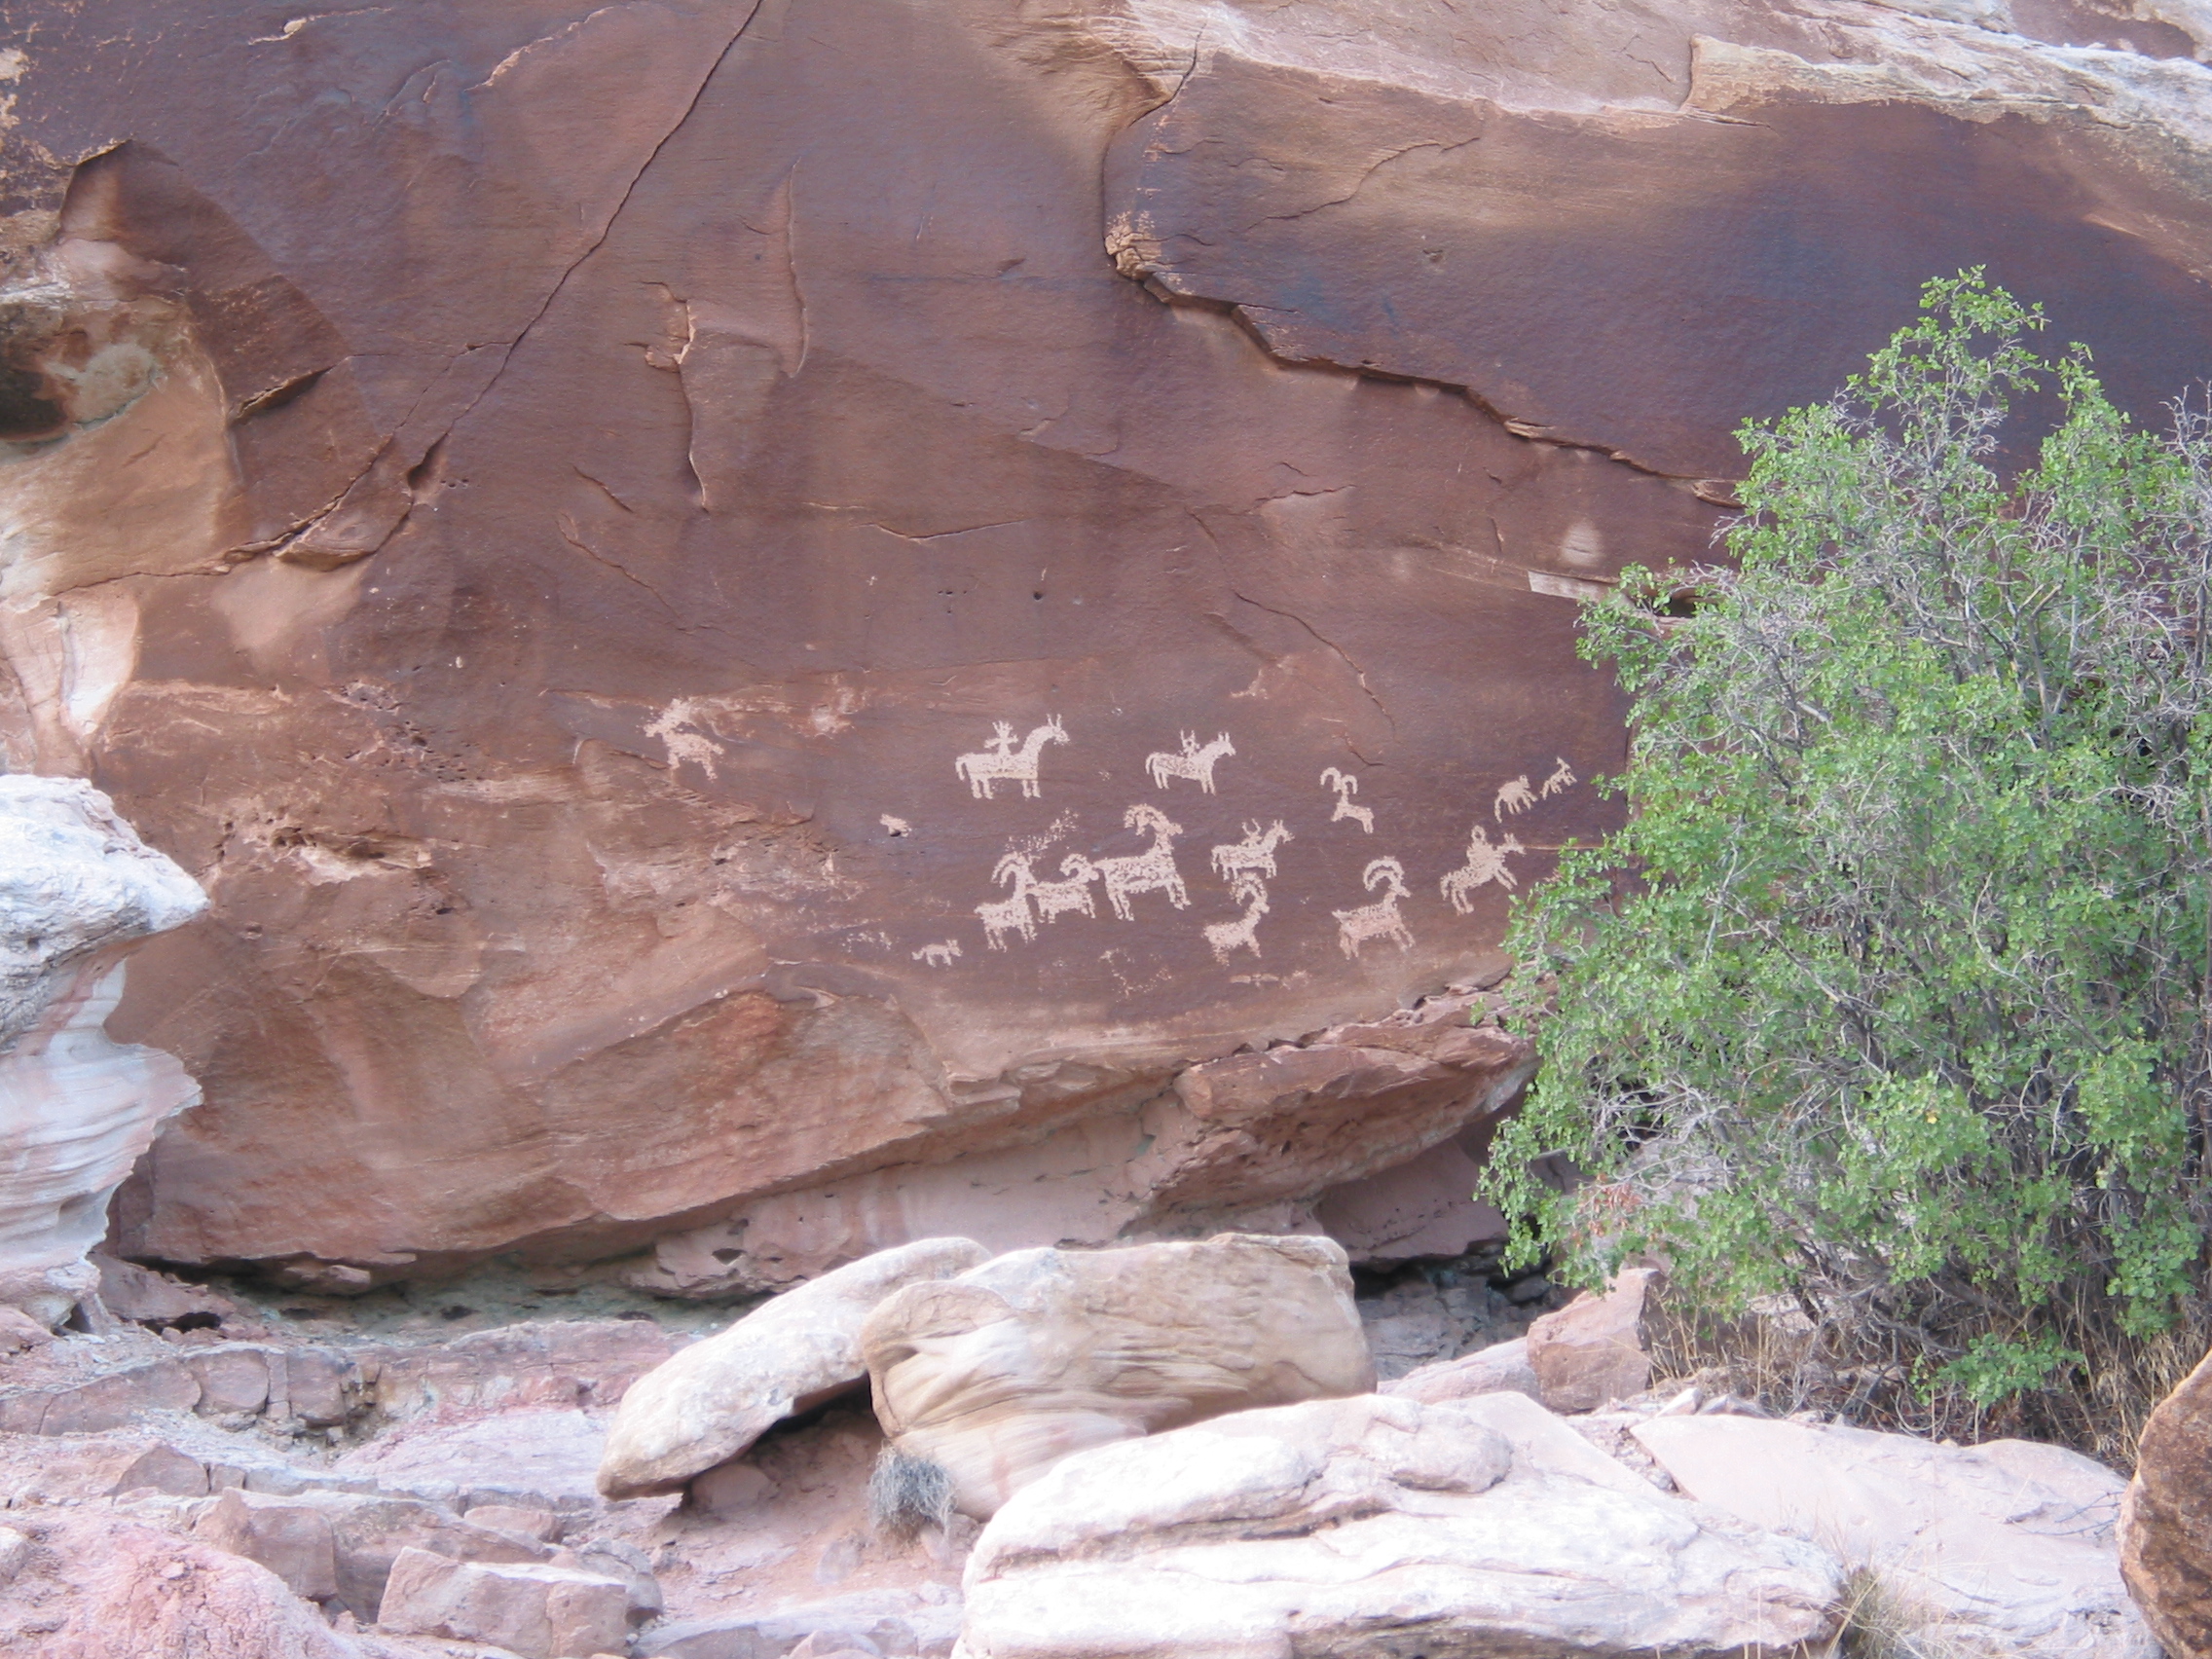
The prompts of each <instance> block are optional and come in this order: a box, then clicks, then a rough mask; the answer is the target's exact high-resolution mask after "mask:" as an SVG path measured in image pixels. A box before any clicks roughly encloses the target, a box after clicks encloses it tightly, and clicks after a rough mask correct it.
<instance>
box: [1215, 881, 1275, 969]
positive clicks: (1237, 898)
mask: <svg viewBox="0 0 2212 1659" xmlns="http://www.w3.org/2000/svg"><path fill="white" fill-rule="evenodd" d="M1229 897H1230V900H1231V901H1232V902H1233V903H1238V904H1241V905H1243V906H1244V914H1243V915H1241V916H1239V917H1237V919H1236V920H1235V921H1234V922H1208V923H1207V924H1206V929H1205V934H1206V943H1207V944H1209V945H1211V946H1212V947H1213V959H1214V960H1215V961H1216V962H1227V961H1228V960H1229V959H1230V957H1231V956H1233V955H1235V953H1236V952H1237V951H1239V950H1249V951H1250V952H1251V953H1252V954H1253V955H1254V956H1257V955H1259V954H1260V940H1259V937H1258V935H1259V927H1260V918H1261V917H1262V916H1264V915H1266V914H1267V913H1268V889H1267V884H1266V883H1265V882H1263V881H1261V879H1260V878H1259V877H1258V876H1257V875H1250V874H1246V875H1239V876H1238V877H1237V878H1236V879H1235V881H1233V882H1231V883H1230V886H1229Z"/></svg>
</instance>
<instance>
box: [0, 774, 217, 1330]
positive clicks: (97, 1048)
mask: <svg viewBox="0 0 2212 1659" xmlns="http://www.w3.org/2000/svg"><path fill="white" fill-rule="evenodd" d="M206 907H207V900H206V896H205V895H204V894H203V893H202V892H201V890H200V888H199V887H198V885H197V884H195V883H194V881H193V880H192V878H191V877H190V876H188V875H187V874H185V872H184V871H183V870H181V869H179V868H178V867H177V866H176V865H175V864H174V863H172V862H171V861H170V860H168V859H166V858H165V857H163V856H162V855H161V854H160V853H158V852H156V851H154V850H153V849H152V848H151V847H149V846H147V845H146V844H145V843H144V842H142V841H141V840H139V838H138V837H137V835H136V834H135V833H133V831H132V830H131V828H130V826H129V825H128V824H126V823H125V822H124V821H123V820H122V819H121V818H119V817H118V816H117V815H116V812H115V809H114V806H113V804H112V803H111V802H110V801H109V800H108V798H107V796H105V795H103V794H101V793H99V791H97V790H95V789H93V788H92V786H90V785H89V784H86V783H84V782H82V781H80V780H78V779H73V778H36V777H19V776H13V775H0V1302H5V1303H7V1304H8V1305H10V1306H13V1307H16V1308H19V1309H22V1310H24V1311H26V1312H28V1313H30V1314H32V1315H33V1316H34V1317H35V1318H38V1319H39V1320H41V1321H42V1322H44V1323H46V1324H48V1325H56V1324H59V1323H60V1321H61V1320H62V1319H63V1318H65V1317H66V1316H67V1315H68V1314H69V1313H70V1312H71V1310H72V1309H74V1308H75V1307H76V1306H77V1304H78V1303H79V1301H81V1300H82V1299H84V1298H85V1297H87V1296H89V1295H92V1293H93V1292H94V1291H95V1289H96V1287H97V1285H98V1281H99V1275H98V1273H97V1272H96V1271H95V1270H94V1269H92V1267H91V1266H90V1264H89V1263H88V1262H87V1260H86V1257H87V1254H88V1252H90V1251H91V1250H92V1246H94V1245H95V1244H97V1243H98V1242H99V1241H100V1237H101V1235H103V1234H105V1233H106V1231H107V1206H108V1199H109V1198H110V1197H111V1196H112V1195H113V1194H114V1192H115V1190H116V1188H118V1187H119V1186H121V1185H122V1184H123V1180H124V1178H125V1177H126V1176H127V1175H129V1173H130V1166H131V1164H132V1163H133V1162H134V1161H136V1160H137V1158H138V1156H139V1155H140V1154H141V1153H143V1152H144V1151H145V1150H146V1149H147V1147H149V1146H150V1145H152V1144H153V1140H154V1135H155V1132H156V1130H157V1129H158V1127H159V1126H160V1124H161V1123H162V1122H163V1120H165V1119H166V1118H168V1117H171V1116H173V1115H174V1114H175V1113H177V1112H180V1111H182V1110H183V1109H184V1108H185V1107H186V1106H188V1105H191V1104H192V1103H193V1102H194V1101H196V1100H197V1099H198V1098H199V1096H200V1090H199V1087H198V1086H197V1085H196V1084H195V1083H194V1082H193V1080H192V1079H191V1078H190V1077H188V1076H186V1075H185V1072H184V1069H183V1068H182V1067H181V1066H179V1065H178V1064H177V1062H176V1061H175V1060H174V1059H173V1058H171V1057H170V1056H169V1055H167V1054H166V1053H163V1052H162V1051H160V1050H158V1049H149V1048H146V1047H144V1046H142V1045H139V1044H135V1043H132V1044H119V1043H116V1042H113V1041H111V1040H110V1039H109V1038H108V1036H107V1033H106V1029H105V1025H106V1020H107V1016H108V1015H109V1014H112V1013H113V1012H114V1011H115V1007H116V1004H117V1002H118V1001H119V1000H120V999H121V997H122V995H123V989H124V974H125V963H124V960H123V958H124V955H125V953H126V952H127V951H129V949H130V947H131V946H132V945H134V944H135V943H136V942H137V941H139V940H144V939H146V938H148V937H149V936H151V935H154V934H157V933H161V932H164V931H166V930H167V929H170V928H175V927H180V926H182V925H183V924H184V923H186V922H188V921H191V920H192V919H193V918H194V917H195V916H197V915H199V914H200V912H201V911H203V910H204V909H205V908H206Z"/></svg>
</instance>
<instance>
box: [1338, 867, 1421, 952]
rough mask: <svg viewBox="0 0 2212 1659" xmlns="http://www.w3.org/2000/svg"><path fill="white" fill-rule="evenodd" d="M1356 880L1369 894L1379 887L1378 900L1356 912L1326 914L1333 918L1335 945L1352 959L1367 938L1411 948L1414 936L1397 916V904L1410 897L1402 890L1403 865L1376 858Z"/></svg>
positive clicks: (1401, 947) (1402, 948) (1341, 911)
mask: <svg viewBox="0 0 2212 1659" xmlns="http://www.w3.org/2000/svg"><path fill="white" fill-rule="evenodd" d="M1359 880H1360V885H1361V886H1363V887H1365V888H1366V889H1367V891H1368V892H1370V893H1372V892H1374V891H1375V890H1376V888H1378V887H1381V888H1383V897H1382V898H1381V899H1379V900H1377V901H1376V902H1375V903H1372V904H1362V905H1361V906H1360V907H1359V908H1358V909H1356V910H1332V911H1330V912H1329V913H1330V914H1331V915H1333V916H1335V917H1336V918H1337V944H1338V946H1339V947H1340V948H1341V949H1342V950H1343V951H1344V953H1345V954H1346V956H1349V957H1352V958H1354V959H1355V960H1356V959H1357V957H1358V955H1359V947H1360V946H1361V945H1363V944H1365V943H1366V942H1367V941H1368V940H1371V939H1388V940H1396V941H1397V944H1398V948H1399V949H1400V950H1411V949H1413V947H1414V936H1413V935H1412V933H1410V932H1409V931H1408V930H1407V928H1406V924H1405V920H1404V918H1403V917H1401V916H1400V915H1399V914H1398V901H1399V900H1401V899H1406V898H1410V897H1412V895H1411V894H1409V893H1408V892H1407V891H1406V866H1404V865H1402V864H1400V863H1399V862H1398V861H1397V860H1396V859H1377V860H1376V861H1375V862H1374V863H1373V864H1371V865H1369V866H1367V868H1366V869H1365V870H1364V871H1363V872H1361V875H1360V878H1359Z"/></svg>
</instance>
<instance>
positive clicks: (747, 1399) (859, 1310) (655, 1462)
mask: <svg viewBox="0 0 2212 1659" xmlns="http://www.w3.org/2000/svg"><path fill="white" fill-rule="evenodd" d="M989 1258H990V1252H989V1251H987V1250H985V1249H984V1248H983V1247H982V1246H981V1245H980V1244H977V1243H976V1242H975V1241H974V1240H973V1239H968V1238H924V1239H922V1240H920V1241H919V1242H917V1243H913V1244H902V1245H900V1246H899V1247H897V1248H896V1249H891V1250H878V1251H877V1252H876V1253H875V1254H874V1255H872V1256H867V1257H864V1258H863V1259H862V1260H860V1261H858V1262H855V1263H853V1264H852V1265H851V1266H849V1267H843V1268H839V1269H837V1270H836V1271H835V1272H830V1273H825V1274H824V1275H823V1276H822V1277H821V1278H818V1279H816V1280H814V1281H813V1282H812V1283H811V1284H803V1285H800V1286H799V1287H798V1288H797V1289H795V1290H791V1291H787V1292H785V1293H784V1294H783V1295H782V1296H779V1297H777V1298H776V1299H775V1300H774V1301H773V1302H770V1303H769V1304H768V1305H767V1306H766V1307H764V1308H759V1309H755V1310H754V1311H753V1312H751V1313H749V1314H747V1315H746V1316H745V1317H744V1318H742V1319H740V1320H738V1321H737V1323H735V1324H734V1325H732V1326H730V1328H729V1329H728V1330H726V1331H723V1332H721V1333H720V1334H719V1335H718V1336H713V1337H709V1338H707V1339H706V1341H704V1342H700V1343H694V1344H693V1345H692V1346H689V1347H687V1348H684V1349H683V1350H682V1351H681V1352H680V1353H678V1354H676V1355H675V1356H674V1357H673V1358H671V1359H669V1360H667V1361H666V1362H664V1363H663V1364H661V1365H659V1366H656V1367H655V1368H654V1369H653V1370H651V1371H649V1372H647V1373H646V1374H645V1376H643V1377H641V1378H639V1379H638V1381H637V1382H636V1383H632V1384H631V1385H630V1389H629V1391H628V1392H627V1393H625V1394H624V1395H623V1396H622V1404H621V1406H620V1407H619V1408H618V1409H617V1410H616V1412H615V1414H614V1424H613V1427H612V1428H611V1429H610V1430H609V1431H608V1437H607V1453H606V1456H605V1459H604V1461H602V1462H601V1464H600V1467H599V1490H600V1491H601V1492H602V1493H605V1494H606V1495H607V1496H608V1497H613V1498H623V1497H643V1496H645V1495H648V1494H650V1493H662V1492H675V1491H677V1490H679V1489H680V1488H682V1486H683V1484H684V1483H685V1482H686V1481H688V1480H689V1479H690V1478H691V1477H692V1476H693V1475H696V1474H700V1473H703V1472H704V1471H706V1470H708V1469H711V1468H713V1467H714V1466H715V1465H716V1464H717V1463H721V1462H726V1461H727V1460H728V1459H730V1458H732V1457H735V1456H738V1455H739V1454H740V1453H742V1452H743V1451H744V1450H745V1449H746V1448H747V1447H748V1446H751V1445H752V1444H753V1443H754V1441H756V1440H757V1439H759V1438H760V1435H761V1433H762V1431H763V1430H765V1429H766V1428H767V1427H768V1426H769V1425H770V1424H771V1423H774V1422H777V1421H779V1420H781V1419H784V1418H787V1417H790V1416H792V1415H793V1414H794V1413H797V1412H803V1411H807V1410H810V1409H812V1408H813V1407H814V1406H817V1405H819V1404H821V1403H822V1402H823V1401H824V1400H826V1399H829V1398H830V1397H831V1396H833V1395H835V1394H838V1393H841V1392H843V1391H844V1390H845V1389H847V1388H850V1387H852V1386H854V1385H855V1384H856V1383H860V1382H861V1381H862V1380H863V1379H864V1378H866V1375H867V1366H866V1363H865V1362H864V1361H863V1359H862V1357H861V1348H860V1334H861V1326H862V1323H863V1321H865V1320H866V1318H867V1316H868V1314H869V1312H870V1311H871V1310H872V1309H874V1308H875V1307H876V1305H877V1304H878V1303H880V1302H882V1301H883V1299H884V1298H885V1297H887V1296H890V1295H891V1294H892V1293H894V1292H895V1291H899V1290H902V1289H903V1288H905V1287H906V1286H908V1285H913V1284H917V1283H925V1282H931V1281H937V1280H941V1279H947V1278H950V1277H951V1276H952V1275H953V1274H955V1273H958V1272H965V1271H966V1270H968V1269H970V1268H974V1267H977V1266H980V1265H981V1264H982V1263H983V1262H985V1261H987V1260H989Z"/></svg>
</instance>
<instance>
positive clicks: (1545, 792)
mask: <svg viewBox="0 0 2212 1659" xmlns="http://www.w3.org/2000/svg"><path fill="white" fill-rule="evenodd" d="M1575 782H1576V779H1575V776H1574V768H1573V767H1572V766H1569V765H1568V764H1567V756H1564V755H1562V756H1560V757H1559V764H1558V765H1556V766H1554V767H1553V768H1552V773H1551V776H1550V777H1548V778H1546V779H1545V780H1544V787H1543V788H1542V789H1540V790H1538V791H1537V792H1536V794H1537V797H1538V798H1539V799H1542V800H1549V799H1551V798H1552V796H1554V795H1555V794H1563V793H1566V792H1567V791H1568V790H1570V789H1572V788H1574V785H1575Z"/></svg>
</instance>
